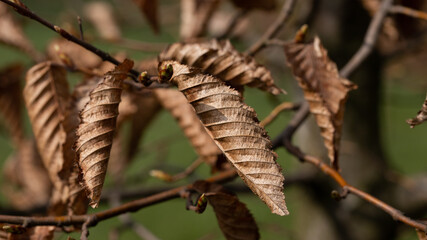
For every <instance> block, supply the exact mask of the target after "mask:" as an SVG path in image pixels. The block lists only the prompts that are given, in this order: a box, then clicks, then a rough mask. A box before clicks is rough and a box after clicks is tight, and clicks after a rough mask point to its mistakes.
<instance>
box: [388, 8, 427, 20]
mask: <svg viewBox="0 0 427 240" xmlns="http://www.w3.org/2000/svg"><path fill="white" fill-rule="evenodd" d="M389 12H390V13H393V14H403V15H406V16H409V17H413V18H418V19H422V20H426V21H427V13H425V12H423V11H418V10H415V9H412V8H408V7H404V6H400V5H394V6H391V7H390V9H389Z"/></svg>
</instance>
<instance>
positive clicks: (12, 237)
mask: <svg viewBox="0 0 427 240" xmlns="http://www.w3.org/2000/svg"><path fill="white" fill-rule="evenodd" d="M54 232H55V226H36V227H31V228H27V229H26V230H25V232H24V233H20V234H13V233H9V236H8V240H51V239H53V235H54Z"/></svg>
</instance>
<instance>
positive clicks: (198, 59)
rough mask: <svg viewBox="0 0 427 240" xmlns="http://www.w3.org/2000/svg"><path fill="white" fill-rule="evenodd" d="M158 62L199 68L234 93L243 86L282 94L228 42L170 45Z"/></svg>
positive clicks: (267, 73)
mask: <svg viewBox="0 0 427 240" xmlns="http://www.w3.org/2000/svg"><path fill="white" fill-rule="evenodd" d="M159 59H160V61H165V60H175V61H178V62H180V63H181V64H186V65H189V66H192V67H197V68H201V69H202V71H203V72H204V73H207V74H212V75H214V76H216V77H218V78H220V79H221V80H223V81H225V82H227V84H229V85H230V86H232V87H233V88H235V89H241V88H242V86H244V85H247V86H249V87H256V88H259V89H261V90H264V91H268V92H270V93H272V94H276V95H277V94H280V93H284V91H283V90H282V89H280V88H279V87H277V86H276V85H275V84H274V80H273V78H272V76H271V73H270V71H269V70H268V69H267V68H265V67H264V66H262V65H260V64H258V63H257V62H256V61H255V59H254V58H252V57H250V56H245V55H243V54H241V53H239V52H237V51H236V50H235V49H234V47H233V46H232V45H231V43H230V42H229V41H221V42H219V41H217V40H211V41H209V42H204V43H187V44H186V43H174V44H172V45H170V46H169V47H168V48H167V49H166V50H165V51H163V52H162V53H161V54H160V56H159Z"/></svg>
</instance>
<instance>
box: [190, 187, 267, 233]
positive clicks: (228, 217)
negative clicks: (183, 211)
mask: <svg viewBox="0 0 427 240" xmlns="http://www.w3.org/2000/svg"><path fill="white" fill-rule="evenodd" d="M193 188H194V189H195V190H196V191H198V192H199V193H204V194H205V196H206V197H207V199H208V202H209V204H210V205H211V206H212V208H213V209H214V211H215V215H216V218H217V220H218V224H219V227H220V228H221V231H222V233H223V234H224V236H225V238H226V239H229V240H242V239H259V238H260V235H259V232H258V226H257V224H256V222H255V219H254V218H253V216H252V214H251V213H250V212H249V209H248V208H247V207H246V205H245V204H244V203H242V202H240V201H239V199H238V198H237V196H235V195H234V194H232V193H230V192H228V191H226V190H225V189H224V188H223V187H222V186H221V185H218V184H214V183H209V182H206V181H197V182H195V183H194V184H193Z"/></svg>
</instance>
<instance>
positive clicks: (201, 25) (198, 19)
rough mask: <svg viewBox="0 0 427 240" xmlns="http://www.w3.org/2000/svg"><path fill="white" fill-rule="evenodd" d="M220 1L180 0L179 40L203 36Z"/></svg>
mask: <svg viewBox="0 0 427 240" xmlns="http://www.w3.org/2000/svg"><path fill="white" fill-rule="evenodd" d="M220 2H221V1H220V0H181V27H180V36H181V39H184V40H190V39H194V38H198V37H201V36H203V34H204V33H205V31H206V28H207V26H208V23H209V21H210V19H211V17H212V14H213V13H214V12H215V10H216V9H217V8H218V6H219V3H220Z"/></svg>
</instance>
